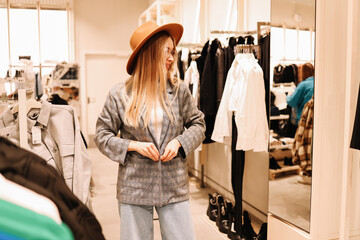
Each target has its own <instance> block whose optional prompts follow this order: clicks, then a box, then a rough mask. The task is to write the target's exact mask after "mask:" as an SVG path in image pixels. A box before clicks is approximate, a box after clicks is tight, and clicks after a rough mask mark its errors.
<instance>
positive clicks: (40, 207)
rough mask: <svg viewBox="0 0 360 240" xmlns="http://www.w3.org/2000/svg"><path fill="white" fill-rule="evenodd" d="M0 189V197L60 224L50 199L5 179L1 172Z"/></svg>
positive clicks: (57, 212) (56, 211)
mask: <svg viewBox="0 0 360 240" xmlns="http://www.w3.org/2000/svg"><path fill="white" fill-rule="evenodd" d="M0 189H1V191H0V199H2V200H4V201H7V202H11V203H13V204H16V205H18V206H20V207H23V208H27V209H29V210H31V211H33V212H36V213H38V214H41V215H44V216H46V217H49V218H51V219H52V220H54V221H55V222H56V223H58V224H61V222H62V221H61V218H60V215H59V211H58V209H57V207H56V205H55V204H54V202H52V201H51V200H50V199H48V198H46V197H44V196H42V195H40V194H37V193H35V192H34V191H31V190H29V189H28V188H25V187H23V186H21V185H19V184H16V183H14V182H11V181H9V180H7V179H6V178H5V177H4V176H2V175H1V174H0ZM9 193H11V194H9Z"/></svg>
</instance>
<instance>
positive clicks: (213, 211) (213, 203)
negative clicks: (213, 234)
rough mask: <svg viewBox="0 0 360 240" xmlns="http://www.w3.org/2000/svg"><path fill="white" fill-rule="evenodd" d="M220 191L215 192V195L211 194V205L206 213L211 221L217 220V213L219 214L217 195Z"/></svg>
mask: <svg viewBox="0 0 360 240" xmlns="http://www.w3.org/2000/svg"><path fill="white" fill-rule="evenodd" d="M218 195H219V194H218V193H214V194H213V195H211V194H209V206H208V209H207V211H206V215H208V217H209V218H210V220H211V221H214V222H215V221H216V218H217V215H218V209H217V204H216V201H217V196H218Z"/></svg>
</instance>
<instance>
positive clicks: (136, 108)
mask: <svg viewBox="0 0 360 240" xmlns="http://www.w3.org/2000/svg"><path fill="white" fill-rule="evenodd" d="M169 38H171V39H172V42H173V43H174V51H175V50H176V49H175V41H174V39H173V38H172V37H171V35H170V34H169V33H167V32H159V33H157V34H155V35H154V36H152V37H151V38H150V39H149V40H148V41H147V42H146V43H145V44H144V45H143V46H142V47H141V49H140V51H139V53H138V55H137V58H136V60H135V66H134V68H133V72H132V74H131V77H130V78H129V79H128V80H127V82H126V90H127V93H128V94H129V98H128V102H127V106H126V109H125V119H124V122H125V123H126V124H127V125H130V126H132V127H138V126H139V122H140V118H141V116H142V115H143V116H144V127H145V128H146V127H147V126H148V124H149V122H150V116H151V110H152V109H153V108H154V107H155V104H156V102H157V100H159V102H160V105H161V106H162V107H163V109H165V112H166V114H167V115H168V117H169V118H170V121H171V123H173V122H174V120H175V114H174V112H173V109H172V107H171V103H170V100H169V99H168V97H167V95H166V85H167V82H169V84H170V85H171V87H173V86H176V87H177V88H178V81H177V80H176V79H175V78H174V76H173V75H174V66H176V60H177V58H176V55H177V54H175V55H174V62H173V63H172V64H171V66H170V69H169V70H167V69H166V66H165V62H166V52H165V49H164V46H165V43H166V41H167V40H168V39H169Z"/></svg>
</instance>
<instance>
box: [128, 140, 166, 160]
mask: <svg viewBox="0 0 360 240" xmlns="http://www.w3.org/2000/svg"><path fill="white" fill-rule="evenodd" d="M128 151H129V152H131V151H135V152H138V153H140V154H141V155H143V156H145V157H148V158H150V159H152V160H154V161H156V162H157V161H159V157H160V154H159V151H158V150H157V149H156V147H155V145H154V144H153V143H151V142H137V141H131V142H130V143H129V146H128Z"/></svg>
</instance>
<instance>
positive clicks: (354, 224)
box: [350, 4, 360, 236]
mask: <svg viewBox="0 0 360 240" xmlns="http://www.w3.org/2000/svg"><path fill="white" fill-rule="evenodd" d="M357 5H358V6H357V9H358V10H357V12H358V13H360V4H357ZM354 24H357V25H356V26H354V27H355V29H359V27H360V15H359V14H358V15H357V22H356V23H354ZM353 51H354V55H355V56H356V57H355V66H356V67H357V71H356V72H355V77H354V79H352V82H351V98H350V131H351V132H352V129H353V125H354V119H355V112H356V105H357V99H358V97H359V95H358V93H359V84H360V31H359V30H358V31H357V36H356V39H355V42H354V49H353ZM350 136H351V135H350ZM350 157H351V158H352V160H353V165H352V168H351V169H352V184H353V185H352V194H351V207H350V211H351V213H352V214H351V218H350V232H351V235H357V236H359V235H360V204H359V199H360V151H359V150H350Z"/></svg>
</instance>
